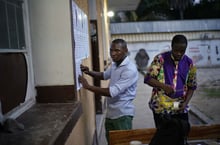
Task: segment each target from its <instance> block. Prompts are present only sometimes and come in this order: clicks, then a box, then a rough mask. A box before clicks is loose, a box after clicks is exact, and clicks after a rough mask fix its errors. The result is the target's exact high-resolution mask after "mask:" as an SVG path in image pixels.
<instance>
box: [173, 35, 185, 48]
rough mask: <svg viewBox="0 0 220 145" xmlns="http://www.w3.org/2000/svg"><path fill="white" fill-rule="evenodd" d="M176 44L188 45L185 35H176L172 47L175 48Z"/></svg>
mask: <svg viewBox="0 0 220 145" xmlns="http://www.w3.org/2000/svg"><path fill="white" fill-rule="evenodd" d="M174 43H185V44H186V45H187V39H186V37H185V36H184V35H175V36H174V37H173V39H172V43H171V45H172V46H173V45H174Z"/></svg>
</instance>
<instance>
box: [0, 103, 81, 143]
mask: <svg viewBox="0 0 220 145" xmlns="http://www.w3.org/2000/svg"><path fill="white" fill-rule="evenodd" d="M81 114H82V105H81V103H79V102H74V103H48V104H45V103H42V104H41V103H37V104H35V105H34V106H33V107H31V108H30V109H29V110H27V111H26V112H24V113H23V114H21V116H19V117H18V118H17V119H16V120H17V121H18V122H19V123H22V124H23V125H24V128H25V129H24V130H23V131H18V132H16V133H3V132H0V143H1V145H15V144H16V145H64V144H65V142H66V140H67V138H68V137H69V134H70V133H71V131H72V130H73V128H74V126H75V124H76V123H77V121H78V119H79V118H80V116H81Z"/></svg>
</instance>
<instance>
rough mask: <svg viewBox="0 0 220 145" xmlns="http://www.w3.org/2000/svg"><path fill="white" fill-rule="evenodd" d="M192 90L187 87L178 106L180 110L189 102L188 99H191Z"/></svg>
mask: <svg viewBox="0 0 220 145" xmlns="http://www.w3.org/2000/svg"><path fill="white" fill-rule="evenodd" d="M193 93H194V90H192V89H189V90H188V91H187V93H186V100H185V101H184V102H183V103H181V104H180V106H179V108H180V110H184V108H185V107H186V106H187V104H188V103H189V101H190V100H191V98H192V96H193Z"/></svg>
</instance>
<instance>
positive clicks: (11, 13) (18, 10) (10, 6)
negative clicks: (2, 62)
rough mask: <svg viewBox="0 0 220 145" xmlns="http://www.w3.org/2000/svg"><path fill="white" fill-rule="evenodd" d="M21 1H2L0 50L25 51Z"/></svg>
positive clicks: (0, 7) (0, 11) (0, 5)
mask: <svg viewBox="0 0 220 145" xmlns="http://www.w3.org/2000/svg"><path fill="white" fill-rule="evenodd" d="M22 3H23V1H21V0H0V18H1V19H0V32H1V33H0V49H24V48H25V36H24V22H23V10H22Z"/></svg>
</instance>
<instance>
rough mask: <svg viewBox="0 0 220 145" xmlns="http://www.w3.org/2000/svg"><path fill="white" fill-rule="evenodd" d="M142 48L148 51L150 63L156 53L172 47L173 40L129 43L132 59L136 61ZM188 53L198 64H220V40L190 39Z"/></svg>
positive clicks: (203, 65)
mask: <svg viewBox="0 0 220 145" xmlns="http://www.w3.org/2000/svg"><path fill="white" fill-rule="evenodd" d="M140 48H144V49H145V50H146V51H147V53H148V55H149V57H150V60H149V63H148V65H149V64H150V63H151V62H152V60H153V58H154V56H155V55H156V54H158V53H161V52H163V51H166V50H170V49H171V42H170V41H169V42H168V41H163V42H147V43H128V49H129V52H130V58H131V60H133V61H134V58H135V55H136V53H137V52H138V50H139V49H140ZM186 54H187V55H188V56H189V57H190V58H192V59H193V61H194V63H195V65H196V66H199V67H210V66H220V41H219V40H193V41H190V40H189V41H188V47H187V50H186ZM134 63H135V61H134Z"/></svg>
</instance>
